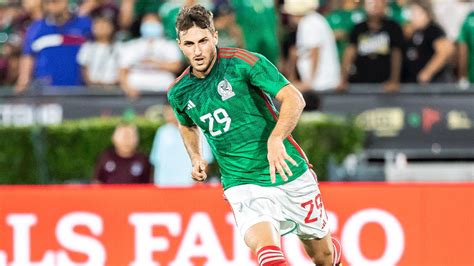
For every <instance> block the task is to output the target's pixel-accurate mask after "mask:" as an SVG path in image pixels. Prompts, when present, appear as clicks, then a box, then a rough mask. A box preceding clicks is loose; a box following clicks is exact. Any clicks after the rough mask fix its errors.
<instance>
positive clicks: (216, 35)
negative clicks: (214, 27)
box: [213, 31, 219, 45]
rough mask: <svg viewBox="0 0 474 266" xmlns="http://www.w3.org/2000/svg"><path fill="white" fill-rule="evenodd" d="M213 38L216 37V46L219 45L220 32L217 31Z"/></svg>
mask: <svg viewBox="0 0 474 266" xmlns="http://www.w3.org/2000/svg"><path fill="white" fill-rule="evenodd" d="M213 37H214V44H215V45H217V43H218V42H219V32H218V31H215V32H214V36H213Z"/></svg>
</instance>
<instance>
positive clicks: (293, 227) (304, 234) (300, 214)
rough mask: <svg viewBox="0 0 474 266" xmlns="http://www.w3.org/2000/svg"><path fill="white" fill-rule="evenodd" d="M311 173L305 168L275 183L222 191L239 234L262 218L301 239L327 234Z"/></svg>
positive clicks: (325, 220)
mask: <svg viewBox="0 0 474 266" xmlns="http://www.w3.org/2000/svg"><path fill="white" fill-rule="evenodd" d="M313 174H314V172H312V170H308V171H306V172H305V173H304V174H303V175H302V176H300V177H298V178H297V179H295V180H293V181H291V182H289V183H285V184H283V185H280V186H276V187H262V186H258V185H250V184H248V185H240V186H235V187H231V188H229V189H227V190H226V191H224V194H225V196H226V198H227V200H228V201H229V203H230V205H231V207H232V211H233V213H234V217H235V221H236V224H237V227H238V229H239V231H240V234H241V236H242V238H243V237H244V236H245V233H246V232H247V230H248V229H249V228H250V227H251V226H252V225H255V224H257V223H259V222H262V221H268V222H271V223H272V224H273V225H274V226H275V228H276V229H277V231H278V232H280V234H281V235H285V234H288V233H295V234H296V235H298V237H299V238H301V239H315V238H323V237H324V236H326V235H327V234H328V232H329V225H328V218H327V215H326V211H325V209H324V205H323V202H322V198H321V192H320V191H319V187H318V184H317V182H316V180H315V175H313ZM269 178H270V177H269Z"/></svg>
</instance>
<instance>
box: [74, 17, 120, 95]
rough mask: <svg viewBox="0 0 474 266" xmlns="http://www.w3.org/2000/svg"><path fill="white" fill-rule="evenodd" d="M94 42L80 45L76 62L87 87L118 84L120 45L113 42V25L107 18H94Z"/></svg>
mask: <svg viewBox="0 0 474 266" xmlns="http://www.w3.org/2000/svg"><path fill="white" fill-rule="evenodd" d="M92 33H93V35H94V41H89V42H86V43H85V44H83V45H82V47H81V49H80V50H79V54H78V56H77V61H78V62H79V64H80V65H81V66H82V76H83V78H84V81H85V82H86V84H87V85H89V86H91V85H96V86H97V85H99V86H100V85H104V86H107V85H115V84H118V72H119V65H118V63H119V56H120V48H121V45H120V43H119V42H115V40H114V33H115V25H114V23H113V21H112V20H110V19H109V18H108V17H96V18H95V19H94V21H93V25H92Z"/></svg>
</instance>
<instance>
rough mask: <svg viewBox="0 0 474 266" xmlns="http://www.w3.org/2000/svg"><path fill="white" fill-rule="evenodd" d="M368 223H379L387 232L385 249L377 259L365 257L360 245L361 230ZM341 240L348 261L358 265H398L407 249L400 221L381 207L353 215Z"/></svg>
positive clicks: (345, 227)
mask: <svg viewBox="0 0 474 266" xmlns="http://www.w3.org/2000/svg"><path fill="white" fill-rule="evenodd" d="M367 223H378V224H380V225H381V226H382V228H383V230H384V232H385V237H386V243H387V244H386V247H385V251H384V253H383V255H382V256H381V257H380V258H378V259H376V260H369V259H367V258H366V257H364V255H363V254H362V252H361V248H360V246H359V243H360V242H359V238H360V232H361V230H362V228H363V227H364V226H365V225H366V224H367ZM341 241H342V245H343V246H344V247H345V248H344V249H343V251H344V255H345V257H346V259H347V261H348V262H349V264H351V265H356V266H357V265H364V266H375V265H386V266H388V265H396V264H397V262H398V261H399V260H400V258H401V256H402V254H403V250H404V249H405V235H404V232H403V228H402V226H401V224H400V222H399V221H398V220H397V218H395V217H394V216H393V215H392V214H390V213H389V212H387V211H384V210H380V209H365V210H361V211H359V212H357V213H355V214H354V215H352V216H351V217H350V218H349V219H348V220H347V222H346V224H345V226H344V228H343V230H342V235H341Z"/></svg>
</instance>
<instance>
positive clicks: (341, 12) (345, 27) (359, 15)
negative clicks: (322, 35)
mask: <svg viewBox="0 0 474 266" xmlns="http://www.w3.org/2000/svg"><path fill="white" fill-rule="evenodd" d="M326 19H327V21H328V23H329V26H331V28H332V29H333V30H334V31H343V32H344V33H345V38H344V39H339V40H337V41H336V45H337V52H338V55H339V59H340V60H341V61H342V57H343V55H344V51H345V49H346V47H347V46H348V45H349V35H350V34H351V31H352V28H354V26H355V25H357V24H359V23H361V22H362V21H364V20H365V19H366V14H365V12H364V10H363V9H361V8H357V9H353V10H345V9H336V10H334V11H332V12H331V13H329V14H328V15H327V17H326Z"/></svg>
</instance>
